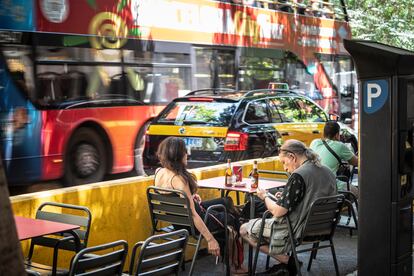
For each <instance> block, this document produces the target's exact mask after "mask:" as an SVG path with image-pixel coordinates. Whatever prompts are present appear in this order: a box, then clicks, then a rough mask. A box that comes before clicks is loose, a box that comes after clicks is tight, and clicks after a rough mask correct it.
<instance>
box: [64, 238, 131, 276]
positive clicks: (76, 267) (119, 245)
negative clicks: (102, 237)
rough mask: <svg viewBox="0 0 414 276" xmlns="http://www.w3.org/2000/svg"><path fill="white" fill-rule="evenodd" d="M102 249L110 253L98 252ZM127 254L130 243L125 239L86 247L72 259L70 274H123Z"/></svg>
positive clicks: (70, 275)
mask: <svg viewBox="0 0 414 276" xmlns="http://www.w3.org/2000/svg"><path fill="white" fill-rule="evenodd" d="M102 250H105V251H106V252H108V253H104V254H101V255H97V254H96V252H98V251H102ZM127 254H128V244H127V242H126V241H123V240H120V241H115V242H111V243H106V244H102V245H97V246H93V247H88V248H84V249H82V250H81V251H79V253H77V254H76V255H75V257H74V258H73V259H72V262H71V265H70V271H69V276H75V275H89V276H93V275H122V270H123V268H124V263H125V259H126V256H127Z"/></svg>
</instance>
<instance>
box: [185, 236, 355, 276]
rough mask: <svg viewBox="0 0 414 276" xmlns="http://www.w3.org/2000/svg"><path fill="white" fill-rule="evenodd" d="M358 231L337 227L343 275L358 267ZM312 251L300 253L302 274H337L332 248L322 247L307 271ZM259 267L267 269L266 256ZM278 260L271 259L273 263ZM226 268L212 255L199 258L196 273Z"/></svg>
mask: <svg viewBox="0 0 414 276" xmlns="http://www.w3.org/2000/svg"><path fill="white" fill-rule="evenodd" d="M356 234H357V233H356V232H354V233H353V236H352V237H351V236H350V235H349V231H348V230H347V229H339V228H338V229H336V233H335V237H334V245H335V252H336V256H337V259H338V265H339V272H340V274H341V275H347V274H350V273H352V272H353V271H355V270H356V269H357V242H358V237H357V235H356ZM245 249H246V250H245V252H246V254H245V264H247V260H248V255H247V252H248V250H247V246H245ZM309 254H310V253H308V252H307V253H302V254H299V259H300V260H301V261H303V266H302V275H315V276H316V275H317V276H331V275H335V267H334V265H333V260H332V255H331V250H330V249H329V248H326V249H321V250H319V251H318V254H317V257H316V260H314V261H313V262H312V268H311V270H310V271H309V272H308V271H306V268H307V265H308V259H309ZM259 256H260V257H259V262H258V266H257V267H258V269H257V271H258V272H259V271H262V270H264V269H265V264H266V256H265V255H263V254H260V255H259ZM275 263H276V262H275V261H273V260H271V265H273V264H275ZM189 268H190V263H189V262H188V263H187V264H186V271H184V272H181V273H180V275H187V274H186V272H188V269H189ZM224 274H225V270H224V266H223V265H222V264H218V265H215V258H214V257H212V256H204V257H200V258H198V260H197V262H196V266H195V270H194V275H224Z"/></svg>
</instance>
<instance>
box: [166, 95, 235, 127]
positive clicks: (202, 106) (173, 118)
mask: <svg viewBox="0 0 414 276" xmlns="http://www.w3.org/2000/svg"><path fill="white" fill-rule="evenodd" d="M235 110H236V104H235V103H228V102H191V101H190V102H173V103H171V105H170V106H169V107H168V108H167V110H166V112H164V113H163V114H162V115H161V117H160V119H159V120H158V122H159V123H168V124H174V125H213V126H228V125H230V120H231V117H232V116H233V114H234V111H235Z"/></svg>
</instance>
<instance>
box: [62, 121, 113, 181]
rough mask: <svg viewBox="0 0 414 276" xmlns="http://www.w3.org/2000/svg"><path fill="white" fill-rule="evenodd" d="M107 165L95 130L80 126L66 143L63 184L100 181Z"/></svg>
mask: <svg viewBox="0 0 414 276" xmlns="http://www.w3.org/2000/svg"><path fill="white" fill-rule="evenodd" d="M107 165H108V160H107V156H106V155H105V145H104V142H103V141H102V139H101V138H100V137H99V135H98V134H97V133H96V132H95V131H93V130H91V129H89V128H80V129H79V130H77V131H76V133H75V134H74V136H73V137H72V139H71V140H70V142H69V144H68V150H67V152H66V155H65V172H64V178H63V180H64V184H65V185H66V186H75V185H81V184H86V183H93V182H99V181H102V180H103V178H104V176H105V174H106V169H107Z"/></svg>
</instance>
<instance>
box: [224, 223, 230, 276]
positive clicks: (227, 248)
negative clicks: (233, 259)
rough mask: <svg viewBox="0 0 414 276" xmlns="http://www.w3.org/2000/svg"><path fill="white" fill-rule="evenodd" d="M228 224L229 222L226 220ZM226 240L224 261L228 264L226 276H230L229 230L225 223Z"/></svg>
mask: <svg viewBox="0 0 414 276" xmlns="http://www.w3.org/2000/svg"><path fill="white" fill-rule="evenodd" d="M226 222H227V220H226ZM225 224H226V225H225V230H224V233H225V238H226V242H225V243H224V259H225V264H226V275H227V276H230V260H229V257H230V254H229V231H230V230H229V229H228V228H227V223H225Z"/></svg>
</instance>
